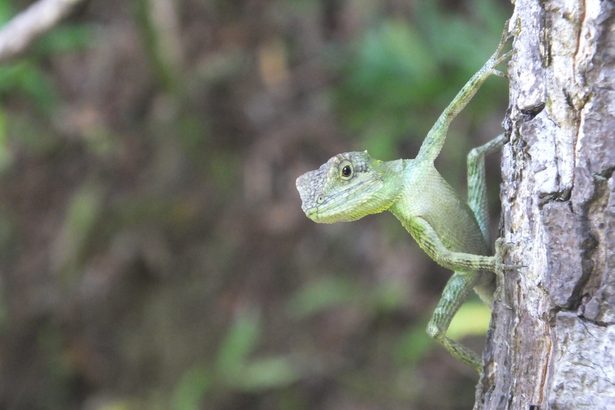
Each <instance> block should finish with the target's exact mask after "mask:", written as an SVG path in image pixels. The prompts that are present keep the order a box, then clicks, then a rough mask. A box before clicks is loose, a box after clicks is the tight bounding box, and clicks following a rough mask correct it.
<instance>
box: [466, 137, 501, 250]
mask: <svg viewBox="0 0 615 410" xmlns="http://www.w3.org/2000/svg"><path fill="white" fill-rule="evenodd" d="M505 142H506V137H505V136H504V134H500V135H498V136H497V137H495V138H494V139H492V140H491V141H489V142H487V143H485V144H483V145H481V146H479V147H476V148H473V149H472V150H471V151H470V152H469V153H468V206H469V207H470V209H471V210H472V212H473V213H474V216H475V217H476V222H478V226H479V227H480V231H481V233H482V234H483V238H484V239H485V243H487V244H489V243H491V241H490V239H489V236H490V235H489V212H488V205H487V181H486V179H485V155H488V154H490V153H492V152H494V151H496V150H498V149H499V148H501V147H502V145H504V143H505Z"/></svg>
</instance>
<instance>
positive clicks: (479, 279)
mask: <svg viewBox="0 0 615 410" xmlns="http://www.w3.org/2000/svg"><path fill="white" fill-rule="evenodd" d="M507 39H508V34H507V33H506V32H505V34H504V35H503V37H502V40H501V41H500V44H499V45H498V47H497V49H496V51H495V53H494V54H493V55H492V56H491V57H490V58H489V59H488V60H487V62H486V63H485V64H484V65H483V67H482V68H481V69H480V70H479V71H478V72H476V74H474V75H473V76H472V78H470V80H469V81H468V82H467V83H466V84H465V85H464V87H463V88H462V89H461V91H460V92H459V93H458V94H457V95H456V96H455V98H454V99H453V101H452V102H451V103H450V104H449V105H448V106H447V107H446V109H445V110H444V112H442V114H440V116H439V118H438V119H437V121H436V123H435V124H434V125H433V127H432V128H431V130H430V131H429V133H428V134H427V136H426V137H425V140H424V142H423V144H422V145H421V148H420V150H419V153H418V155H417V156H416V158H414V159H398V160H395V161H386V162H384V161H379V160H377V159H373V158H372V157H370V156H369V154H368V153H367V151H364V152H346V153H342V154H338V155H336V156H334V157H333V158H331V159H329V160H328V161H327V162H326V163H325V164H323V165H322V166H321V167H320V168H319V169H317V170H314V171H310V172H307V173H305V174H304V175H302V176H300V177H299V178H297V190H298V191H299V195H300V196H301V200H302V205H301V207H302V209H303V211H304V212H305V214H306V215H307V217H308V218H310V219H311V220H313V221H315V222H319V223H334V222H347V221H355V220H357V219H360V218H362V217H364V216H366V215H369V214H375V213H380V212H383V211H389V212H391V213H392V214H393V215H395V217H396V218H397V219H398V220H399V221H400V222H401V224H402V225H403V226H404V228H406V230H407V231H408V232H409V233H410V235H411V236H412V237H413V238H414V239H415V240H416V242H417V243H418V244H419V246H420V247H421V248H422V249H423V250H424V251H425V252H426V253H427V254H428V255H429V256H430V257H431V258H432V259H433V260H434V261H436V262H437V263H438V264H440V265H441V266H443V267H445V268H447V269H450V270H452V271H454V274H453V275H452V276H451V278H450V279H449V281H448V283H447V284H446V287H445V288H444V291H443V293H442V297H441V299H440V301H439V302H438V304H437V306H436V308H435V311H434V313H433V315H432V317H431V319H430V321H429V324H428V325H427V333H428V334H429V335H430V336H431V337H433V338H434V339H436V340H437V341H438V342H440V343H441V344H442V345H443V346H444V347H445V348H446V349H447V350H448V351H449V352H450V353H451V355H453V356H454V357H456V358H458V359H460V360H461V361H463V362H465V363H467V364H469V365H471V366H472V367H474V368H475V369H476V370H477V371H479V373H480V370H481V361H480V359H479V357H478V355H477V354H476V353H474V352H472V351H471V350H469V349H467V348H466V347H464V346H463V345H462V344H460V343H458V342H456V341H454V340H452V339H450V338H449V337H447V336H446V331H447V329H448V327H449V324H450V322H451V320H452V318H453V316H454V315H455V313H456V312H457V310H458V309H459V307H460V306H461V305H462V304H463V302H464V301H465V299H466V298H467V297H468V295H469V293H470V292H471V290H472V289H474V290H475V291H476V293H477V294H478V295H479V297H480V298H481V299H482V300H483V301H484V302H485V303H487V304H491V301H492V298H493V293H494V290H495V275H494V274H493V273H492V272H496V270H497V271H499V270H501V269H503V268H510V267H508V266H503V265H501V264H500V262H499V260H498V259H499V258H498V257H496V256H487V254H488V252H489V245H488V244H489V243H490V240H489V233H488V231H489V229H488V214H487V196H486V183H485V165H484V157H485V155H486V154H488V153H490V152H493V151H495V150H496V149H498V148H500V147H501V146H502V145H503V144H504V143H505V137H504V136H503V135H500V136H498V137H496V138H495V139H493V140H491V141H489V142H488V143H486V144H484V145H482V146H480V147H477V148H474V149H473V150H471V151H470V153H469V154H468V201H467V204H466V202H464V201H463V200H462V199H460V198H459V196H458V195H457V194H456V193H455V191H454V190H453V188H451V186H450V185H449V184H448V183H447V182H446V181H445V180H444V178H442V176H441V175H440V173H439V172H438V171H437V170H436V168H435V167H434V160H435V159H436V157H437V156H438V154H439V153H440V150H441V148H442V146H443V144H444V141H445V139H446V134H447V131H448V128H449V125H450V123H451V122H452V121H453V119H454V118H455V117H456V116H457V114H459V113H460V112H461V110H463V108H464V107H465V106H466V105H467V104H468V102H469V101H470V100H471V99H472V97H473V96H474V94H476V92H477V91H478V89H479V88H480V86H481V85H482V84H483V82H484V81H485V80H486V79H487V78H488V77H489V76H490V75H492V74H496V75H502V74H501V73H500V72H499V71H498V70H497V66H498V64H500V63H502V62H503V61H504V60H505V59H506V58H507V57H508V53H503V49H504V45H505V44H506V41H507ZM496 254H497V252H496Z"/></svg>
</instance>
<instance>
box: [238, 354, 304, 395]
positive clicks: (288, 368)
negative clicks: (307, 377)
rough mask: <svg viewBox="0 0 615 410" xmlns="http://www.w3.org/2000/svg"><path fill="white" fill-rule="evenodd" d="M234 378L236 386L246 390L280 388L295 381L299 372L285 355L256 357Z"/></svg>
mask: <svg viewBox="0 0 615 410" xmlns="http://www.w3.org/2000/svg"><path fill="white" fill-rule="evenodd" d="M238 376H239V377H237V378H236V379H235V380H234V383H236V384H237V387H239V388H241V389H242V390H247V391H261V390H267V389H273V388H280V387H284V386H287V385H289V384H291V383H294V382H296V381H297V380H298V379H299V377H300V374H299V372H298V371H297V370H296V369H295V367H294V366H293V365H292V363H291V362H290V360H288V359H287V358H285V357H279V356H278V357H269V358H262V359H256V360H254V361H252V362H250V363H249V364H247V365H245V367H244V368H243V369H242V371H241V373H240V374H238Z"/></svg>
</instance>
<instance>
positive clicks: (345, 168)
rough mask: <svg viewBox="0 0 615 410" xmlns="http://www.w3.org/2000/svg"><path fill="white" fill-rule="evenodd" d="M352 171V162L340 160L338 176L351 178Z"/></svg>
mask: <svg viewBox="0 0 615 410" xmlns="http://www.w3.org/2000/svg"><path fill="white" fill-rule="evenodd" d="M353 173H354V172H353V170H352V164H351V163H350V162H349V161H344V162H342V165H341V167H340V177H341V178H342V179H350V178H352V174H353Z"/></svg>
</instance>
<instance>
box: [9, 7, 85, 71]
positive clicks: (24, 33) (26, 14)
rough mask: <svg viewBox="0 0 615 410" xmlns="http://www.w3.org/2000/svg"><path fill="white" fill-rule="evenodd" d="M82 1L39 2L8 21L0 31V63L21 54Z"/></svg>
mask: <svg viewBox="0 0 615 410" xmlns="http://www.w3.org/2000/svg"><path fill="white" fill-rule="evenodd" d="M81 1H82V0H40V1H38V2H37V3H34V4H33V5H31V6H30V7H28V8H27V9H26V10H25V11H23V12H22V13H20V14H18V15H17V16H16V17H14V18H13V19H12V20H10V21H9V22H8V23H7V24H6V25H5V26H4V27H3V28H2V29H1V30H0V62H5V61H8V60H9V59H11V58H13V57H15V56H16V55H18V54H19V53H21V52H23V51H24V50H25V49H26V48H27V47H28V46H29V45H30V44H31V43H32V42H33V41H34V40H36V39H37V38H38V37H40V36H41V35H43V34H44V33H46V32H47V31H49V30H50V29H51V28H53V27H54V26H55V25H56V24H58V22H59V21H60V20H61V19H62V18H63V17H64V16H66V15H67V14H68V13H69V12H70V10H72V8H73V7H74V6H75V5H76V4H78V3H80V2H81Z"/></svg>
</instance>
